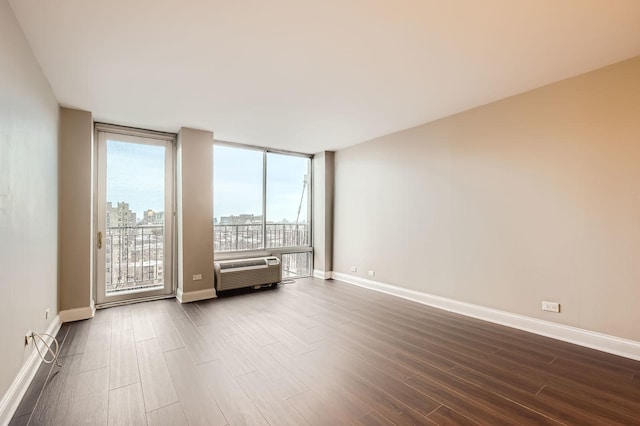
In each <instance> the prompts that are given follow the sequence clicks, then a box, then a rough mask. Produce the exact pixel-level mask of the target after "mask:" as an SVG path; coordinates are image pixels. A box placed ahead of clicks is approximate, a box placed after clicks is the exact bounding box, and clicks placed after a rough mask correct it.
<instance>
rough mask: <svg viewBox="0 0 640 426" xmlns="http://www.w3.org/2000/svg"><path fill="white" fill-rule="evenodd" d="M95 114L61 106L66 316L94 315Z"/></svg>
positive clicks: (61, 277)
mask: <svg viewBox="0 0 640 426" xmlns="http://www.w3.org/2000/svg"><path fill="white" fill-rule="evenodd" d="M92 165H93V117H92V115H91V113H90V112H88V111H79V110H76V109H70V108H60V151H59V170H60V176H59V178H60V187H59V218H58V219H59V239H58V242H59V269H58V287H59V288H58V305H59V306H58V308H59V310H60V319H61V320H62V322H68V321H77V320H81V319H87V318H91V317H92V316H93V314H94V312H95V308H94V304H93V295H92V289H93V273H92V271H93V267H92V259H93V241H94V240H93V220H92V206H93V199H92V194H93V168H92Z"/></svg>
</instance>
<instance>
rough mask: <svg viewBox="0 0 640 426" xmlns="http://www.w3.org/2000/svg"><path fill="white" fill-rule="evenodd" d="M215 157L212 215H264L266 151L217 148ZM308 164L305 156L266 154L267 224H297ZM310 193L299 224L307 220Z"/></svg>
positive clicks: (307, 189)
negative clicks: (263, 176) (263, 189)
mask: <svg viewBox="0 0 640 426" xmlns="http://www.w3.org/2000/svg"><path fill="white" fill-rule="evenodd" d="M213 157H214V167H213V182H214V191H213V193H214V195H213V197H214V200H213V205H214V209H213V216H214V217H215V218H217V219H218V220H219V219H220V217H222V216H230V215H238V214H243V213H248V214H255V215H261V214H262V173H263V152H262V151H254V150H248V149H238V148H233V147H227V146H221V145H216V146H215V147H214V155H213ZM309 164H310V160H309V159H308V158H306V157H297V156H291V155H282V154H275V153H268V154H267V221H270V222H280V221H282V220H287V221H289V222H295V221H296V217H297V214H298V207H299V205H300V198H301V196H302V189H303V186H304V179H305V175H308V173H309V171H308V169H309ZM308 191H309V186H307V187H306V188H305V192H304V196H305V198H304V200H303V202H302V209H301V212H300V222H303V221H304V222H306V221H307V200H308V198H307V196H308Z"/></svg>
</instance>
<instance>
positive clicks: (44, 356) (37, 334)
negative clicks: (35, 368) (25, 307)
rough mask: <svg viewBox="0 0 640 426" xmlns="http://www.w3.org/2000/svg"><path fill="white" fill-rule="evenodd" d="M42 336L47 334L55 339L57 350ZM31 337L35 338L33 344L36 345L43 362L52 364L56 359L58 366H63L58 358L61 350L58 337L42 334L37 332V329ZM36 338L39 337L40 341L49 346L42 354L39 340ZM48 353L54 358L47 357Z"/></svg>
mask: <svg viewBox="0 0 640 426" xmlns="http://www.w3.org/2000/svg"><path fill="white" fill-rule="evenodd" d="M42 336H47V337H50V338H51V339H53V343H55V350H53V349H52V348H51V345H50V344H49V343H47V342H46V341H45V340H44V338H43V337H42ZM31 338H32V339H33V345H34V346H35V347H36V351H38V355H40V358H41V359H42V362H44V363H45V364H51V363H53V362H54V361H55V363H56V365H57V366H58V367H62V364H60V361H59V360H58V354H59V352H60V344H59V343H58V339H56V338H55V337H54V336H52V335H50V334H46V333H43V334H40V333H36V332H35V331H33V332H32V333H31ZM36 339H39V340H40V342H42V344H43V345H44V346H45V347H46V348H47V350H46V351H45V353H44V355H43V354H42V352H40V347H39V346H38V342H37V341H36ZM47 354H51V355H52V358H51V359H47Z"/></svg>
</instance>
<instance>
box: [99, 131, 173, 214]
mask: <svg viewBox="0 0 640 426" xmlns="http://www.w3.org/2000/svg"><path fill="white" fill-rule="evenodd" d="M164 166H165V147H164V146H156V145H143V144H133V143H126V142H115V141H107V201H111V202H112V203H113V205H114V206H115V205H116V204H117V203H118V202H122V201H124V202H127V203H129V208H130V209H131V210H132V211H134V212H136V218H137V219H138V220H140V219H142V217H143V216H142V214H143V213H144V212H145V211H146V210H149V209H151V210H153V211H156V212H161V211H164Z"/></svg>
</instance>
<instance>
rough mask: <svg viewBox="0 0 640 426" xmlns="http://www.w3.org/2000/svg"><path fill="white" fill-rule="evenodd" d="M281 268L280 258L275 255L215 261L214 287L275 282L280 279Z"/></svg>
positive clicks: (228, 288) (236, 286)
mask: <svg viewBox="0 0 640 426" xmlns="http://www.w3.org/2000/svg"><path fill="white" fill-rule="evenodd" d="M281 268H282V265H281V264H280V259H278V258H277V257H275V256H271V257H260V258H253V259H237V260H225V261H220V262H215V263H214V270H215V275H216V289H217V290H231V289H235V288H242V287H252V286H260V285H265V284H277V283H279V282H280V281H282V269H281Z"/></svg>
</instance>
